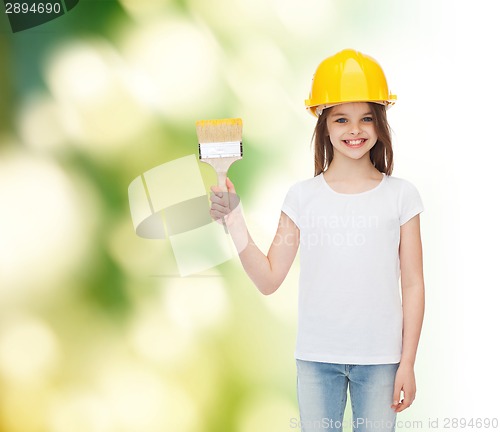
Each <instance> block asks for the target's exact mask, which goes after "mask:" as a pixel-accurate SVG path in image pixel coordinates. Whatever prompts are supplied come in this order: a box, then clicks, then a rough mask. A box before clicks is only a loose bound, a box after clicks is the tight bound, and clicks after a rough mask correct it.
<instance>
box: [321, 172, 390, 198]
mask: <svg viewBox="0 0 500 432" xmlns="http://www.w3.org/2000/svg"><path fill="white" fill-rule="evenodd" d="M323 174H324V173H321V174H320V177H321V182H322V183H323V184H324V185H325V187H326V188H328V190H329V191H330V192H332V193H334V194H335V195H342V196H360V195H366V194H369V193H372V192H374V191H376V190H377V189H379V188H380V187H381V186H382V184H383V183H385V179H386V178H387V175H386V174H385V173H382V176H383V177H382V180H380V182H379V183H378V185H377V186H375V187H374V188H371V189H368V190H366V191H363V192H357V193H343V192H337V191H336V190H334V189H333V188H332V187H331V186H330V185H329V184H328V183H327V181H326V180H325V176H324V175H323Z"/></svg>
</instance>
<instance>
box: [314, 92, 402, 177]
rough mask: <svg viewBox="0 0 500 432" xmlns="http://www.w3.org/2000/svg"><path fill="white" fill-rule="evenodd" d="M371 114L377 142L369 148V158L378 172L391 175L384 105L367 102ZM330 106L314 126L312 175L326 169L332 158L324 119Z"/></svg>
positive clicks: (331, 148)
mask: <svg viewBox="0 0 500 432" xmlns="http://www.w3.org/2000/svg"><path fill="white" fill-rule="evenodd" d="M368 105H370V109H371V112H372V115H373V124H374V126H375V132H376V134H377V137H378V139H377V142H376V143H375V145H374V146H373V147H372V148H371V150H370V160H371V161H372V163H373V166H374V167H375V168H377V169H378V170H379V171H380V172H383V173H385V174H387V175H391V173H392V168H393V152H392V140H391V130H390V127H389V123H388V122H387V114H386V108H385V106H384V105H381V104H378V103H373V102H368ZM331 109H332V107H330V108H327V109H325V110H324V111H323V113H322V114H321V115H320V116H319V117H318V122H317V123H316V127H315V128H314V134H313V140H314V175H315V176H317V175H318V174H321V173H322V172H324V171H326V170H327V168H328V167H329V166H330V164H331V162H332V159H333V146H332V143H331V142H330V137H329V136H328V129H327V124H326V121H327V119H328V114H329V112H330V110H331Z"/></svg>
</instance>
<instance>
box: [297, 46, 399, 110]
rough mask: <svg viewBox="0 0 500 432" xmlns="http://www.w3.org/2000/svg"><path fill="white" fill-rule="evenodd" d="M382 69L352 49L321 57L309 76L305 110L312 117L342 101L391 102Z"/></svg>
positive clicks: (394, 96)
mask: <svg viewBox="0 0 500 432" xmlns="http://www.w3.org/2000/svg"><path fill="white" fill-rule="evenodd" d="M396 99H397V98H396V95H394V94H392V93H390V92H389V89H388V87H387V80H386V78H385V75H384V71H383V70H382V68H381V67H380V65H379V64H378V63H377V61H376V60H375V59H374V58H372V57H370V56H367V55H366V54H363V53H361V52H359V51H355V50H353V49H345V50H343V51H340V52H338V53H337V54H335V55H334V56H331V57H328V58H327V59H325V60H323V61H322V62H321V63H320V65H319V66H318V68H317V69H316V73H315V74H314V76H313V80H312V86H311V92H310V94H309V99H307V100H306V101H305V103H306V107H307V109H308V110H309V111H310V112H311V114H313V115H314V116H316V117H317V116H318V115H321V113H322V112H323V110H324V109H325V108H328V107H331V106H334V105H338V104H341V103H346V102H376V103H380V104H382V105H385V106H387V107H390V106H391V105H394V103H395V102H396Z"/></svg>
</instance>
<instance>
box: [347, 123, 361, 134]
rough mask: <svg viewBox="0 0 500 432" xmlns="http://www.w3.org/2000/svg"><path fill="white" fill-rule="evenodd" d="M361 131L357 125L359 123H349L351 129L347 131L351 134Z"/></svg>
mask: <svg viewBox="0 0 500 432" xmlns="http://www.w3.org/2000/svg"><path fill="white" fill-rule="evenodd" d="M360 132H361V128H360V126H359V123H358V122H352V123H351V130H350V131H349V133H350V134H351V135H357V134H359V133H360Z"/></svg>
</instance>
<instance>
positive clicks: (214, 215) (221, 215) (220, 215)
mask: <svg viewBox="0 0 500 432" xmlns="http://www.w3.org/2000/svg"><path fill="white" fill-rule="evenodd" d="M210 216H211V217H212V219H214V220H215V221H219V220H222V219H224V217H225V216H226V214H225V213H221V212H219V211H215V210H210Z"/></svg>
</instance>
